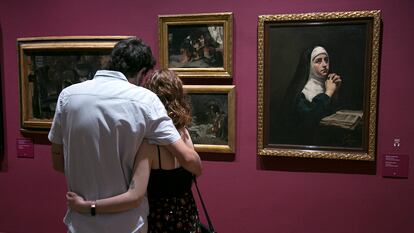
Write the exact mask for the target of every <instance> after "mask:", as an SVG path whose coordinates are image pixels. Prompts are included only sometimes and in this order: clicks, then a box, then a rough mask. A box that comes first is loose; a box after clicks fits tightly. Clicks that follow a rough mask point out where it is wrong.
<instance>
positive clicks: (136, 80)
mask: <svg viewBox="0 0 414 233" xmlns="http://www.w3.org/2000/svg"><path fill="white" fill-rule="evenodd" d="M144 71H145V68H142V69H141V70H140V71H138V73H137V74H136V75H134V76H131V77H127V79H128V81H129V82H130V83H132V84H135V85H137V86H139V84H140V81H141V79H142V76H143V73H144Z"/></svg>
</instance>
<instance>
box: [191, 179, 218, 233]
mask: <svg viewBox="0 0 414 233" xmlns="http://www.w3.org/2000/svg"><path fill="white" fill-rule="evenodd" d="M194 184H195V187H196V190H197V194H198V197H199V198H200V202H201V206H202V207H203V211H204V215H205V216H206V219H207V222H208V228H209V229H210V231H211V232H212V233H215V231H214V227H213V224H212V223H211V220H210V217H209V216H208V213H207V208H206V206H205V205H204V201H203V198H202V197H201V193H200V190H199V189H198V185H197V179H196V177H195V176H194Z"/></svg>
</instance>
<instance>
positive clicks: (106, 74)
mask: <svg viewBox="0 0 414 233" xmlns="http://www.w3.org/2000/svg"><path fill="white" fill-rule="evenodd" d="M95 78H117V79H121V80H124V81H127V82H128V79H127V78H126V77H125V75H124V74H123V73H121V72H118V71H114V70H98V71H96V74H95V77H94V79H95Z"/></svg>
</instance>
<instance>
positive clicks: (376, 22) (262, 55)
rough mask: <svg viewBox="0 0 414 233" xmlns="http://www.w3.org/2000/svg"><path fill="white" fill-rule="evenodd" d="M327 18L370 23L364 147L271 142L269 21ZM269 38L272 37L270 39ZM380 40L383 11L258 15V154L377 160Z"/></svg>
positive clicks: (320, 21)
mask: <svg viewBox="0 0 414 233" xmlns="http://www.w3.org/2000/svg"><path fill="white" fill-rule="evenodd" d="M326 22H335V23H343V24H349V23H351V24H352V23H353V22H358V23H363V24H366V25H367V27H366V28H367V31H366V33H367V35H368V36H367V38H368V39H367V42H366V51H365V54H366V59H365V61H366V63H365V68H366V71H365V74H366V76H365V79H364V80H368V81H364V83H365V86H364V101H363V103H364V107H363V110H364V116H367V117H366V118H365V123H366V124H365V125H364V127H365V128H364V130H363V138H364V139H363V140H364V143H362V144H363V145H362V147H361V148H358V149H355V150H346V149H345V150H344V149H343V148H333V149H332V148H320V147H307V148H304V147H295V146H291V145H289V146H284V145H274V144H269V143H268V138H267V137H268V136H267V133H268V132H267V130H269V129H268V128H269V127H268V121H269V120H270V117H269V114H268V108H269V106H268V105H269V93H267V90H268V89H267V88H268V87H267V86H266V82H267V78H268V77H267V76H266V75H267V74H266V66H267V64H269V60H268V56H266V50H267V48H268V44H269V43H270V41H268V38H267V34H266V33H267V32H266V26H267V25H276V27H277V26H278V25H283V26H285V27H289V25H292V26H295V25H296V24H298V23H301V24H302V25H303V24H306V23H308V24H309V25H320V24H324V23H326ZM269 40H270V39H269ZM379 43H380V11H379V10H373V11H352V12H327V13H306V14H281V15H261V16H259V18H258V108H257V113H258V123H257V124H258V131H257V153H258V155H259V156H287V157H303V158H325V159H346V160H367V161H373V160H375V148H376V114H377V112H376V109H377V78H378V60H379Z"/></svg>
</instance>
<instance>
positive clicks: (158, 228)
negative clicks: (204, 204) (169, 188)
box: [148, 191, 201, 233]
mask: <svg viewBox="0 0 414 233" xmlns="http://www.w3.org/2000/svg"><path fill="white" fill-rule="evenodd" d="M149 206H150V213H149V216H148V232H149V233H172V232H174V233H201V229H200V220H199V218H198V212H197V207H196V204H195V201H194V197H193V194H192V192H191V191H190V192H186V193H184V194H183V195H182V196H179V197H162V198H151V197H149Z"/></svg>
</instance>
